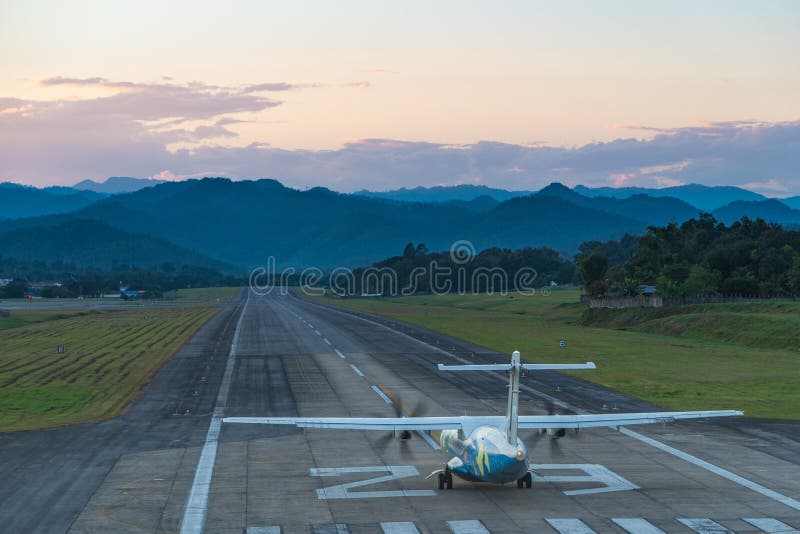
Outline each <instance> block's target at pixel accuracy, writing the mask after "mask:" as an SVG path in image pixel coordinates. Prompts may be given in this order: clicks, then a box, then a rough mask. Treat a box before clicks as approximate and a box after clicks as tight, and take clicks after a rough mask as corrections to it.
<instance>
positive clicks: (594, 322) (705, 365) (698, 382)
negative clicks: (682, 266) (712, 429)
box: [321, 289, 800, 419]
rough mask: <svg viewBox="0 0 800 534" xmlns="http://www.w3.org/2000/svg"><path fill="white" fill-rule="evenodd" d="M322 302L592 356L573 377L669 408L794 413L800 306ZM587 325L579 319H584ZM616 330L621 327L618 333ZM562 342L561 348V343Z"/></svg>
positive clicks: (483, 338)
mask: <svg viewBox="0 0 800 534" xmlns="http://www.w3.org/2000/svg"><path fill="white" fill-rule="evenodd" d="M321 301H322V302H328V303H335V304H337V305H341V306H345V307H349V308H354V309H358V310H363V311H367V312H371V313H376V314H379V315H385V316H388V317H393V318H396V319H400V320H403V321H407V322H409V323H413V324H417V325H420V326H424V327H426V328H430V329H432V330H437V331H440V332H444V333H447V334H450V335H453V336H455V337H458V338H461V339H465V340H468V341H471V342H473V343H476V344H479V345H482V346H485V347H489V348H492V349H495V350H498V351H501V352H505V353H510V352H511V351H513V350H520V351H521V352H522V355H523V359H526V360H530V361H538V362H546V361H554V362H583V361H586V360H592V361H594V362H596V363H597V365H598V369H597V370H594V371H580V372H575V374H576V376H580V377H581V378H584V379H587V380H591V381H593V382H597V383H600V384H603V385H606V386H609V387H611V388H614V389H616V390H619V391H622V392H624V393H626V394H629V395H632V396H635V397H639V398H641V399H645V400H648V401H650V402H653V403H655V404H659V405H661V406H664V407H667V408H672V409H677V410H693V409H728V408H730V409H742V410H744V411H745V413H746V415H748V416H751V417H771V418H784V419H800V396H798V392H799V391H800V352H798V346H799V345H800V344H799V343H798V336H799V335H800V334H798V332H800V314H798V311H800V306H798V305H796V304H795V303H788V304H784V303H767V304H760V303H759V304H713V305H704V306H700V307H695V306H689V307H686V309H680V308H670V309H662V310H646V311H642V310H621V311H618V312H617V311H615V310H602V311H601V313H597V314H589V313H588V312H587V310H586V306H585V305H583V304H580V303H579V302H578V291H577V290H574V289H559V290H556V291H553V292H552V293H551V294H550V295H547V296H545V295H541V294H537V295H532V296H521V295H516V294H515V295H508V296H500V295H463V296H459V295H446V296H418V297H403V298H391V299H389V298H386V299H347V300H332V299H329V298H324V297H323V298H321ZM584 323H587V324H584ZM621 328H624V329H625V330H622V329H621ZM562 339H563V340H565V341H566V342H567V344H566V347H564V348H561V347H559V340H562Z"/></svg>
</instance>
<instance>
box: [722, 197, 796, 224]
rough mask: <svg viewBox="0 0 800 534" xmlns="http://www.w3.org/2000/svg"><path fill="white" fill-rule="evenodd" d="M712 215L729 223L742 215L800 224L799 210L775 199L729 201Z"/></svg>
mask: <svg viewBox="0 0 800 534" xmlns="http://www.w3.org/2000/svg"><path fill="white" fill-rule="evenodd" d="M713 215H714V217H716V218H717V219H719V220H720V221H723V222H725V223H728V224H730V223H731V222H733V221H736V220H738V219H741V218H742V217H743V216H745V215H746V216H747V217H750V218H751V219H755V218H757V217H760V218H762V219H764V220H765V221H769V222H776V223H780V224H783V225H798V224H800V210H795V209H792V208H790V207H789V206H787V205H786V204H784V203H783V202H780V201H778V200H775V199H769V200H762V201H759V202H747V201H744V200H740V201H737V202H731V203H730V204H728V205H727V206H723V207H721V208H719V209H717V210H714V212H713Z"/></svg>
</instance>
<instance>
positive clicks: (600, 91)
mask: <svg viewBox="0 0 800 534" xmlns="http://www.w3.org/2000/svg"><path fill="white" fill-rule="evenodd" d="M797 50H800V2H794V1H790V0H787V1H753V2H742V1H700V0H696V1H672V2H663V1H660V2H655V1H646V0H638V1H564V2H536V1H519V2H516V1H506V2H489V1H486V2H474V1H473V2H470V1H460V2H449V1H438V2H416V1H404V2H388V1H385V2H383V1H363V2H357V1H347V0H338V1H337V2H328V1H320V2H299V1H298V2H268V1H259V2H247V1H243V0H240V1H237V2H205V1H198V0H195V1H191V2H184V1H177V0H176V1H170V2H150V1H137V2H124V3H123V2H103V1H96V2H87V1H71V2H55V1H54V2H46V1H36V0H28V1H12V0H0V181H14V182H19V183H25V184H32V185H36V186H45V185H54V184H60V185H69V184H73V183H75V182H77V181H80V180H83V179H87V178H89V179H95V180H102V179H104V178H106V177H108V176H137V177H159V178H167V179H182V178H187V177H198V176H206V175H213V176H229V177H231V178H261V177H269V178H277V179H279V180H281V181H282V182H283V183H285V184H286V185H289V186H293V187H300V188H302V187H313V186H318V185H319V186H325V187H330V188H332V189H336V190H339V191H354V190H358V189H362V188H367V189H374V190H385V189H393V188H398V187H413V186H417V185H424V186H431V185H449V184H459V183H475V184H485V185H489V186H494V187H503V188H508V189H538V188H540V187H542V186H544V185H546V184H547V183H549V182H552V181H560V182H563V183H565V184H567V185H576V184H579V183H582V184H586V185H594V186H607V185H610V186H646V187H665V186H670V185H679V184H683V183H693V182H694V183H704V184H708V185H739V186H743V187H746V188H748V189H751V190H754V191H758V192H760V193H764V194H767V195H770V196H790V195H796V194H800V61H797Z"/></svg>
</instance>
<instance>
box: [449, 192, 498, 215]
mask: <svg viewBox="0 0 800 534" xmlns="http://www.w3.org/2000/svg"><path fill="white" fill-rule="evenodd" d="M446 204H448V205H450V206H455V207H460V208H464V209H466V210H469V211H476V212H481V211H489V210H490V209H492V208H495V207H497V205H498V204H500V201H499V200H496V199H494V198H492V197H490V196H488V195H481V196H479V197H477V198H473V199H472V200H448V201H447V202H446Z"/></svg>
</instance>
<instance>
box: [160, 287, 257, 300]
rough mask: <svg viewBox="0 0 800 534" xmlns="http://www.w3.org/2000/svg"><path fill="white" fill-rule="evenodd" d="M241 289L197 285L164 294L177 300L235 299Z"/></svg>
mask: <svg viewBox="0 0 800 534" xmlns="http://www.w3.org/2000/svg"><path fill="white" fill-rule="evenodd" d="M241 290H242V288H240V287H197V288H191V289H176V290H174V291H169V292H168V293H166V294H165V295H164V296H165V297H166V298H174V299H178V300H195V301H208V302H211V301H216V300H217V299H219V300H221V301H223V300H235V299H236V296H237V295H238V294H239V292H240V291H241Z"/></svg>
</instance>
